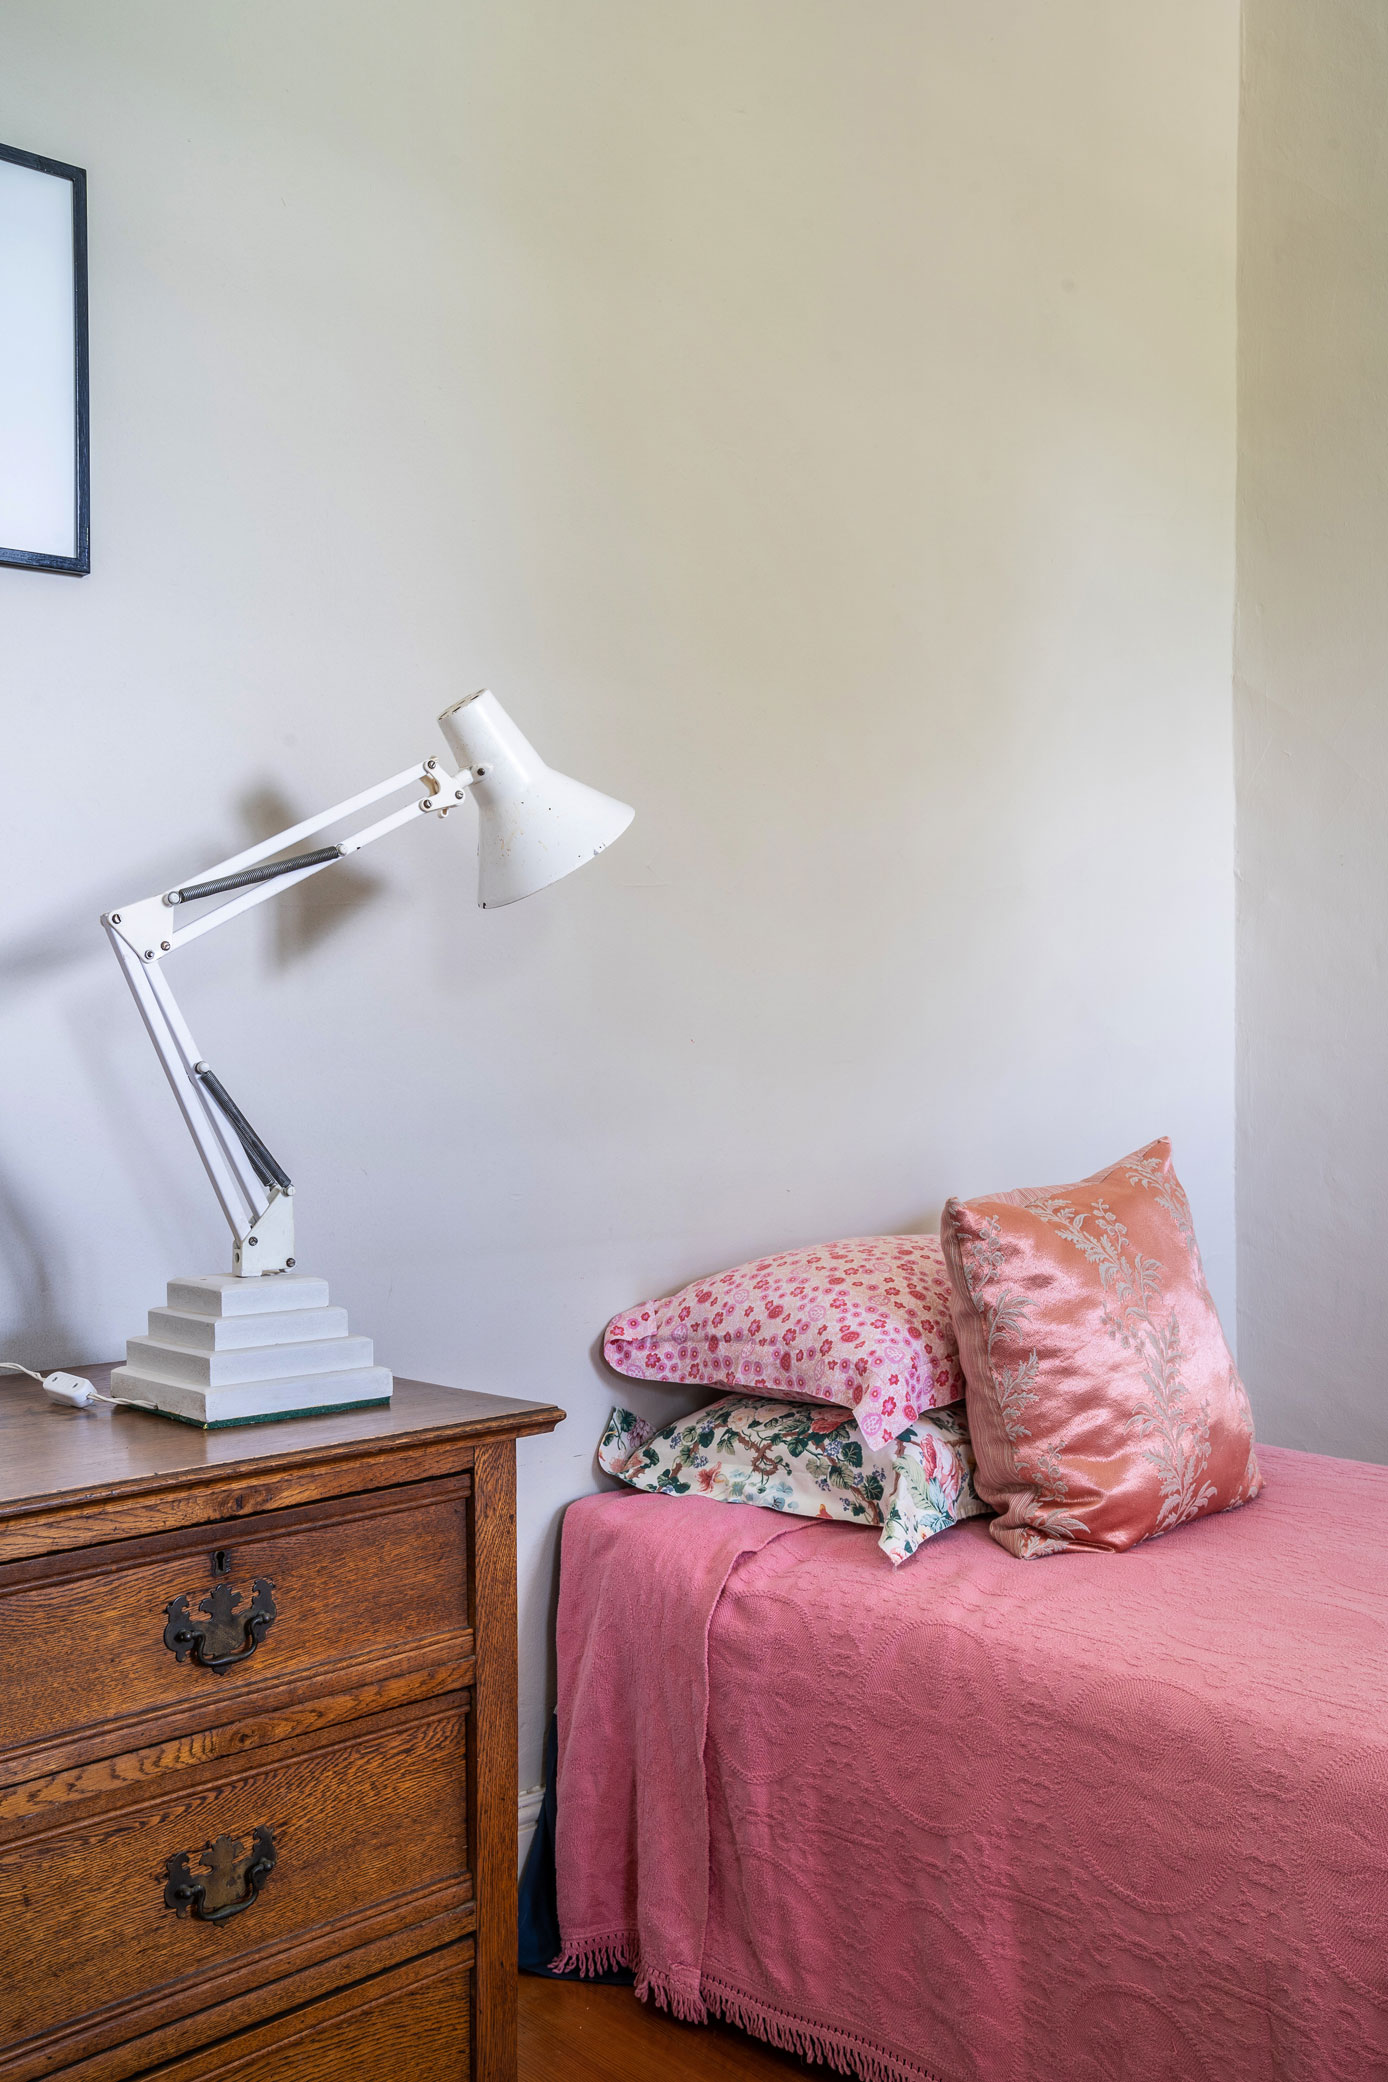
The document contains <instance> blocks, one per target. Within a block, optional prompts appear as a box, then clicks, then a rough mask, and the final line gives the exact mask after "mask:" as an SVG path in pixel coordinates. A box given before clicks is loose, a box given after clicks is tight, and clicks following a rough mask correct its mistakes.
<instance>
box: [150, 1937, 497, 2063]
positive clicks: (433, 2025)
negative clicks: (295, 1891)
mask: <svg viewBox="0 0 1388 2082" xmlns="http://www.w3.org/2000/svg"><path fill="white" fill-rule="evenodd" d="M471 1967H472V1946H471V1944H468V1943H464V1944H461V1945H449V1946H448V1947H447V1949H446V1950H444V1951H441V1952H435V1953H433V1954H431V1955H430V1956H429V1957H428V1958H427V1959H412V1960H410V1961H409V1963H408V1964H407V1965H405V1966H400V1967H396V1968H395V1970H394V1971H393V1972H392V1973H385V1974H378V1975H377V1976H375V1977H374V1978H373V1979H372V1980H369V1981H363V1982H359V1983H358V1984H357V1986H356V1987H354V1988H350V1989H347V1990H345V1991H344V1992H343V1993H341V1994H338V1995H331V1996H328V1997H326V1998H325V1999H324V2000H323V2001H321V2002H311V2003H306V2004H304V2006H303V2007H302V2008H297V2009H295V2010H294V2011H293V2012H292V2013H291V2014H289V2015H287V2016H283V2017H277V2018H275V2019H274V2020H273V2021H272V2022H271V2023H269V2024H265V2025H261V2026H259V2027H258V2028H257V2029H255V2030H254V2031H247V2032H240V2033H238V2034H237V2036H236V2037H235V2039H233V2040H230V2041H228V2042H226V2043H224V2044H221V2045H211V2046H208V2047H207V2048H205V2049H204V2050H203V2051H202V2052H201V2053H195V2054H192V2055H190V2056H189V2057H188V2058H187V2059H185V2060H175V2061H171V2062H169V2063H167V2064H165V2065H162V2066H160V2067H157V2068H146V2069H145V2071H144V2074H143V2075H142V2076H140V2077H138V2078H136V2082H211V2078H212V2077H213V2076H215V2077H216V2078H217V2082H330V2078H333V2077H344V2078H345V2077H347V2076H359V2075H361V2076H377V2077H379V2078H380V2082H462V2078H464V2077H465V2076H466V2075H467V2073H468V2046H469V2042H470V2037H471V2033H470V2029H469V2026H470V2017H469V2011H470V2008H471V1992H472V1973H471Z"/></svg>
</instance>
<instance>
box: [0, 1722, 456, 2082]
mask: <svg viewBox="0 0 1388 2082" xmlns="http://www.w3.org/2000/svg"><path fill="white" fill-rule="evenodd" d="M467 1706H468V1699H467V1695H466V1694H461V1695H453V1696H450V1697H448V1698H446V1699H443V1700H437V1701H430V1702H427V1703H425V1704H421V1705H416V1706H411V1707H407V1708H405V1709H403V1710H401V1711H399V1712H396V1713H392V1714H387V1715H378V1716H375V1717H373V1718H371V1719H369V1720H365V1721H359V1722H355V1723H352V1724H351V1725H350V1726H349V1727H347V1728H345V1729H343V1728H339V1729H336V1730H334V1731H332V1732H331V1733H330V1734H326V1735H321V1736H319V1737H318V1738H317V1739H315V1740H312V1741H304V1740H296V1741H294V1742H293V1743H282V1744H279V1745H277V1746H275V1747H273V1748H271V1749H267V1750H264V1751H261V1752H259V1753H258V1754H257V1757H256V1761H255V1763H254V1764H253V1765H243V1766H241V1767H239V1768H235V1769H231V1770H228V1769H227V1767H226V1766H225V1765H219V1766H215V1767H212V1766H202V1767H196V1768H194V1769H192V1770H189V1771H185V1772H179V1773H171V1774H169V1775H167V1776H166V1777H165V1778H163V1779H162V1780H161V1782H160V1790H159V1795H158V1798H157V1799H151V1798H145V1799H128V1800H126V1801H125V1802H124V1803H122V1804H121V1805H120V1806H119V1807H116V1806H113V1805H112V1804H110V1803H106V1804H105V1805H104V1806H103V1807H102V1808H101V1810H100V1812H99V1813H97V1814H95V1815H91V1816H89V1817H87V1818H86V1819H84V1820H80V1821H79V1820H73V1821H72V1822H70V1823H67V1824H66V1825H64V1826H63V1827H61V1828H57V1829H51V1830H46V1831H43V1832H42V1833H30V1834H28V1835H27V1836H24V1837H21V1838H19V1839H17V1840H15V1841H14V1842H12V1843H11V1844H10V1845H9V1846H8V1847H5V1848H3V1849H0V1956H3V1959H4V1969H3V1973H2V1974H0V2046H4V2047H6V2048H7V2049H8V2050H7V2052H5V2053H0V2076H3V2077H5V2078H6V2082H8V2078H10V2077H14V2078H20V2077H23V2078H25V2082H28V2078H29V2077H31V2076H39V2075H43V2074H48V2073H52V2072H55V2071H57V2070H60V2069H61V2068H62V2067H63V2066H66V2065H68V2064H69V2063H71V2062H76V2061H78V2060H79V2059H81V2058H84V2057H90V2056H91V2055H92V2054H93V2053H95V2052H97V2051H98V2050H99V2049H100V2047H101V2046H103V2045H104V2046H115V2045H117V2044H119V2043H120V2042H121V2041H122V2040H124V2039H129V2038H132V2037H135V2036H137V2030H138V2031H145V2030H148V2029H150V2028H151V2027H153V2026H155V2025H158V2024H159V2023H161V2022H165V2021H169V2020H173V2019H177V2018H179V2017H188V2016H194V2015H200V2014H202V2013H204V2012H206V2011H207V2010H209V2009H211V2008H212V2007H213V2006H215V2005H216V2004H217V2003H219V2002H222V2001H225V2000H228V1999H229V1998H231V1997H232V1996H235V1995H236V1994H238V1993H239V1992H241V1991H242V1990H243V1989H245V1988H247V1987H250V1986H254V1985H258V1982H259V1980H263V1979H266V1978H270V1979H279V1978H281V1977H283V1976H285V1975H287V1974H289V1973H291V1972H295V1971H298V1970H300V1969H303V1968H308V1967H311V1966H314V1965H315V1964H317V1963H320V1962H321V1961H323V1960H325V1959H330V1958H332V1957H333V1956H336V1955H339V1954H345V1953H346V1952H347V1951H348V1950H349V1949H350V1948H351V1947H353V1946H359V1945H362V1944H364V1943H366V1942H368V1941H369V1940H370V1939H372V1938H374V1937H376V1936H378V1935H380V1934H381V1933H383V1932H386V1931H388V1930H390V1929H394V1928H398V1927H400V1926H402V1925H407V1924H411V1923H414V1922H419V1921H423V1920H424V1919H425V1918H427V1917H429V1916H437V1915H439V1914H440V1913H442V1912H443V1911H444V1910H446V1909H448V1908H451V1907H456V1906H457V1905H458V1904H459V1903H460V1902H461V1903H466V1902H467V1901H468V1900H469V1899H470V1896H471V1881H470V1878H469V1874H468V1866H469V1855H468V1842H467V1783H466V1781H467V1768H466V1767H467V1758H466V1727H467ZM137 2012H138V2027H137V2024H136V2021H135V2020H136V2013H137ZM344 2028H345V2027H344ZM362 2028H363V2029H366V2028H367V2027H366V2026H365V2025H363V2027H362ZM372 2028H374V2027H372ZM224 2071H225V2070H223V2069H221V2068H207V2069H205V2070H203V2072H206V2073H208V2074H212V2073H214V2072H215V2073H221V2072H224ZM271 2071H272V2072H273V2073H274V2074H275V2075H276V2076H277V2077H278V2076H281V2075H284V2076H288V2075H290V2074H293V2073H296V2072H298V2071H297V2070H295V2069H293V2068H292V2067H280V2066H278V2065H273V2066H272V2069H271ZM303 2072H304V2073H305V2074H311V2073H312V2072H314V2071H313V2069H312V2068H311V2067H308V2068H305V2069H304V2070H303ZM325 2072H331V2070H327V2071H325ZM344 2072H345V2071H344ZM382 2072H388V2070H383V2071H382Z"/></svg>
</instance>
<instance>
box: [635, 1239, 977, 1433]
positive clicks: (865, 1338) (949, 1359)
mask: <svg viewBox="0 0 1388 2082" xmlns="http://www.w3.org/2000/svg"><path fill="white" fill-rule="evenodd" d="M602 1349H603V1353H604V1355H605V1357H606V1359H607V1361H608V1364H609V1365H610V1366H615V1367H616V1369H617V1371H618V1373H622V1374H630V1375H632V1376H633V1377H634V1378H635V1379H636V1380H641V1381H669V1382H671V1383H676V1382H677V1383H679V1384H680V1385H681V1386H682V1387H696V1388H697V1387H705V1386H707V1387H710V1388H716V1387H724V1388H741V1389H743V1390H744V1392H746V1393H747V1394H750V1395H777V1396H784V1397H785V1398H786V1399H787V1400H790V1399H792V1398H793V1399H795V1400H797V1401H798V1400H800V1399H802V1398H803V1397H806V1396H810V1397H813V1399H814V1400H815V1401H817V1402H831V1403H838V1404H839V1405H840V1406H841V1407H842V1408H844V1409H849V1410H852V1412H853V1414H854V1416H855V1417H856V1418H857V1420H858V1424H859V1426H860V1428H861V1430H862V1434H863V1437H864V1439H865V1440H866V1441H867V1443H868V1444H869V1445H870V1446H874V1447H876V1446H882V1445H885V1444H886V1443H887V1441H888V1440H889V1439H894V1438H896V1437H897V1436H898V1434H899V1433H901V1432H903V1431H904V1430H905V1429H906V1427H907V1425H908V1424H914V1423H915V1421H916V1419H917V1417H918V1416H919V1415H920V1414H921V1412H922V1411H923V1410H932V1409H937V1408H939V1407H941V1406H942V1405H944V1404H947V1403H952V1402H958V1401H959V1400H960V1398H961V1397H962V1395H963V1393H964V1376H963V1374H962V1372H961V1371H960V1365H959V1346H958V1343H957V1341H956V1339H955V1334H954V1325H953V1321H952V1319H951V1315H950V1289H949V1275H948V1273H947V1272H946V1270H945V1262H944V1257H943V1255H942V1253H941V1250H940V1240H939V1238H938V1237H937V1236H858V1237H850V1238H848V1239H847V1240H846V1241H844V1242H842V1243H825V1244H819V1245H816V1246H815V1247H814V1248H812V1249H809V1250H803V1251H783V1252H782V1253H781V1254H780V1255H779V1256H778V1257H775V1258H758V1259H756V1260H755V1261H754V1262H753V1263H752V1264H750V1265H737V1266H734V1267H733V1269H732V1271H731V1272H720V1273H717V1274H716V1275H715V1276H714V1277H713V1278H712V1279H707V1280H695V1281H694V1283H693V1285H692V1286H688V1287H685V1288H684V1289H683V1291H682V1292H681V1293H679V1294H672V1295H670V1296H669V1297H668V1298H667V1299H665V1300H663V1301H643V1302H642V1303H641V1305H640V1307H639V1308H634V1309H628V1310H627V1311H626V1312H625V1314H623V1315H620V1316H614V1317H613V1318H612V1321H611V1322H610V1323H609V1324H608V1326H607V1335H606V1337H605V1338H604V1340H603V1347H602Z"/></svg>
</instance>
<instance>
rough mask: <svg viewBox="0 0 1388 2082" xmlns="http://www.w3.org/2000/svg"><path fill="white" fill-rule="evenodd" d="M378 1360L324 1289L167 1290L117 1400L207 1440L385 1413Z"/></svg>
mask: <svg viewBox="0 0 1388 2082" xmlns="http://www.w3.org/2000/svg"><path fill="white" fill-rule="evenodd" d="M372 1359H373V1352H372V1345H371V1340H370V1338H369V1337H350V1336H349V1335H348V1333H347V1311H346V1309H341V1308H329V1306H328V1283H327V1281H326V1280H319V1279H313V1278H312V1277H310V1276H309V1275H307V1274H302V1273H292V1272H285V1273H279V1274H277V1275H275V1276H273V1277H271V1278H265V1279H238V1278H237V1277H236V1276H235V1275H234V1274H214V1275H212V1276H209V1277H207V1278H201V1279H185V1280H170V1281H169V1295H168V1306H167V1308H154V1309H151V1310H150V1312H149V1335H148V1337H132V1338H131V1339H130V1340H129V1342H128V1344H127V1345H126V1348H125V1365H124V1366H118V1367H116V1368H115V1370H114V1371H113V1373H112V1375H111V1393H112V1395H115V1396H122V1397H127V1398H128V1399H129V1400H130V1401H132V1402H143V1403H152V1404H153V1405H154V1407H155V1408H156V1409H158V1410H159V1411H161V1412H162V1414H163V1415H164V1416H166V1417H177V1418H179V1419H180V1420H181V1421H182V1422H183V1423H184V1424H199V1425H201V1426H202V1427H203V1428H204V1429H205V1430H208V1431H212V1430H216V1429H217V1428H218V1427H219V1426H221V1425H224V1424H269V1423H273V1422H274V1420H275V1419H276V1418H280V1417H316V1416H322V1415H325V1414H326V1413H327V1412H329V1411H333V1410H349V1409H360V1408H362V1406H363V1405H365V1404H370V1403H388V1402H389V1401H390V1392H391V1388H392V1386H393V1382H392V1378H391V1375H390V1374H389V1373H388V1372H387V1370H386V1368H385V1367H383V1366H375V1365H373V1364H372Z"/></svg>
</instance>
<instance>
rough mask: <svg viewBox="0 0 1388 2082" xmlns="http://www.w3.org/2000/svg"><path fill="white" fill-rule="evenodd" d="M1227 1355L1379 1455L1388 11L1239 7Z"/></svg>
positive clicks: (1387, 972)
mask: <svg viewBox="0 0 1388 2082" xmlns="http://www.w3.org/2000/svg"><path fill="white" fill-rule="evenodd" d="M1245 17H1246V30H1245V37H1246V50H1245V77H1244V108H1243V125H1242V141H1241V146H1240V153H1241V160H1240V193H1241V202H1240V254H1239V273H1240V290H1239V331H1240V354H1239V413H1240V427H1239V497H1238V545H1239V547H1238V559H1239V561H1238V585H1239V637H1238V655H1237V714H1238V776H1239V781H1238V788H1239V796H1238V804H1239V810H1238V814H1239V887H1240V907H1239V1145H1238V1147H1239V1273H1240V1278H1239V1297H1240V1350H1241V1354H1242V1357H1243V1363H1244V1371H1245V1374H1246V1376H1247V1379H1248V1384H1249V1389H1250V1392H1251V1394H1252V1397H1253V1401H1254V1407H1255V1410H1256V1413H1257V1417H1258V1423H1259V1429H1260V1431H1261V1432H1262V1433H1263V1434H1264V1435H1265V1436H1266V1437H1267V1438H1269V1439H1273V1440H1278V1441H1280V1442H1281V1443H1283V1444H1284V1445H1296V1446H1310V1447H1314V1448H1316V1449H1318V1450H1319V1451H1321V1452H1327V1453H1345V1454H1350V1455H1353V1456H1355V1457H1359V1458H1364V1459H1370V1460H1379V1461H1383V1460H1388V1403H1385V1399H1384V1393H1383V1323H1382V1314H1383V1288H1384V1262H1385V1256H1388V1210H1385V1207H1384V1201H1383V1188H1382V1181H1383V1177H1384V1173H1385V1169H1386V1168H1388V1104H1385V1099H1384V1083H1385V1068H1384V1066H1385V1059H1386V1058H1388V817H1385V814H1384V801H1385V793H1386V792H1388V699H1386V698H1385V696H1388V414H1385V410H1384V399H1385V397H1388V248H1385V244H1384V224H1385V221H1388V142H1386V141H1385V140H1386V138H1388V133H1385V128H1384V109H1385V105H1388V14H1386V13H1385V11H1384V8H1383V6H1382V5H1381V0H1314V4H1310V5H1308V4H1307V0H1247V6H1246V9H1245Z"/></svg>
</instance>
